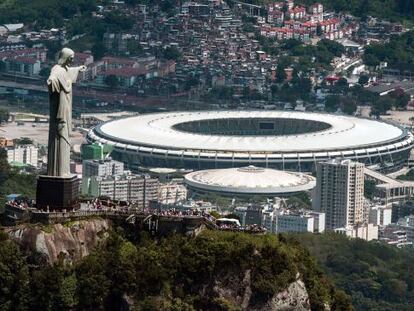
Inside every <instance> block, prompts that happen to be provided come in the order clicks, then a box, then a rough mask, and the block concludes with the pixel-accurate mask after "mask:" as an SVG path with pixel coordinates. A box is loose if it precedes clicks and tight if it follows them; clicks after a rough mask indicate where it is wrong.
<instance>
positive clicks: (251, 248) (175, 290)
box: [0, 231, 353, 311]
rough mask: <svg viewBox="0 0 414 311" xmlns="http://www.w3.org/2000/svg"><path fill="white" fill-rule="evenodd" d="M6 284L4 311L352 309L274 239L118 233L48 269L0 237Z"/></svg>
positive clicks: (1, 278)
mask: <svg viewBox="0 0 414 311" xmlns="http://www.w3.org/2000/svg"><path fill="white" fill-rule="evenodd" d="M57 243H58V241H57ZM0 284H1V287H0V306H1V307H0V309H1V310H73V309H79V310H98V309H106V310H120V309H121V308H122V307H126V306H128V307H129V308H130V309H132V310H209V311H210V310H253V309H254V310H280V306H281V305H283V304H285V305H286V304H288V306H289V305H290V306H289V308H293V309H295V308H296V309H295V310H297V309H300V307H304V308H305V309H306V310H309V309H311V310H325V307H326V306H327V305H329V306H330V307H331V310H353V308H352V306H351V305H350V301H349V297H348V296H346V295H345V294H344V293H343V292H342V291H338V290H337V289H335V287H334V286H333V285H331V283H330V282H329V281H328V280H327V279H326V278H325V277H324V276H323V273H321V271H320V270H319V269H318V268H317V267H316V264H315V262H314V260H313V259H312V258H311V257H310V255H309V254H308V252H307V251H306V250H305V249H304V248H302V247H301V246H300V245H299V244H298V243H297V242H288V241H286V240H285V239H283V238H281V239H279V238H278V237H277V236H275V235H273V236H271V235H266V236H251V235H247V234H241V233H225V232H213V231H204V232H203V233H202V234H200V235H199V236H198V237H196V238H190V237H184V236H180V235H174V236H171V237H167V238H163V239H161V240H155V239H152V238H148V237H146V236H145V235H144V236H141V237H139V238H138V241H136V242H134V243H133V242H131V241H128V240H127V239H126V238H123V237H122V236H121V235H120V234H118V233H112V234H111V236H110V237H109V239H108V240H107V242H106V245H104V246H102V247H101V248H99V249H97V250H96V251H95V252H93V253H92V254H91V255H89V256H87V257H85V258H83V259H82V260H81V261H79V262H76V263H73V264H72V265H63V264H62V263H57V264H55V265H54V266H49V265H47V264H45V263H42V260H41V258H39V256H38V255H36V254H25V255H23V254H22V252H21V250H20V249H19V247H18V246H17V244H15V243H13V242H11V241H10V240H8V239H7V238H6V236H5V235H1V234H0ZM285 290H286V291H285ZM284 291H285V292H284ZM282 292H283V293H282ZM278 306H279V307H278ZM293 309H292V310H293ZM289 310H291V309H289ZM300 310H302V309H300Z"/></svg>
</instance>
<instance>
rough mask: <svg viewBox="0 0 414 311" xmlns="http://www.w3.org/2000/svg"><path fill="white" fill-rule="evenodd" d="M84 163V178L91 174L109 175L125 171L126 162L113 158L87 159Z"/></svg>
mask: <svg viewBox="0 0 414 311" xmlns="http://www.w3.org/2000/svg"><path fill="white" fill-rule="evenodd" d="M82 164H83V167H82V177H83V178H87V177H91V176H99V177H107V176H114V175H121V174H123V173H124V163H122V162H119V161H114V160H112V159H111V158H107V159H105V160H85V161H83V163H82Z"/></svg>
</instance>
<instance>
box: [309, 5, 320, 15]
mask: <svg viewBox="0 0 414 311" xmlns="http://www.w3.org/2000/svg"><path fill="white" fill-rule="evenodd" d="M321 13H323V5H322V4H321V3H314V4H312V5H311V6H309V14H313V15H315V14H321Z"/></svg>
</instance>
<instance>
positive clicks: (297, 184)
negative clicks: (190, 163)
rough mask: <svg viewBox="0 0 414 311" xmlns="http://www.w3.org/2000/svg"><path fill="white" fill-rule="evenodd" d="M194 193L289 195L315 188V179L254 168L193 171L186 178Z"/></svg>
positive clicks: (292, 173) (302, 175)
mask: <svg viewBox="0 0 414 311" xmlns="http://www.w3.org/2000/svg"><path fill="white" fill-rule="evenodd" d="M185 182H186V184H187V185H189V186H190V187H192V188H193V189H195V190H202V191H207V192H208V191H213V192H224V193H232V194H263V195H265V194H269V195H270V194H272V195H278V194H289V193H294V192H300V191H306V190H310V189H312V188H314V187H315V185H316V180H315V178H314V177H312V176H310V175H306V174H302V173H294V172H287V171H279V170H274V169H265V168H259V167H255V166H247V167H241V168H227V169H213V170H204V171H196V172H193V173H190V174H187V175H186V176H185Z"/></svg>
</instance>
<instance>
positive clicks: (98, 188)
mask: <svg viewBox="0 0 414 311" xmlns="http://www.w3.org/2000/svg"><path fill="white" fill-rule="evenodd" d="M86 182H87V183H86ZM158 187H159V183H158V179H154V178H150V177H149V176H145V175H132V174H123V175H113V176H104V177H101V176H92V177H89V178H86V179H83V183H82V193H83V194H86V195H90V196H92V197H109V198H110V199H112V200H120V201H129V202H133V203H136V204H138V206H145V207H148V206H149V203H150V201H152V200H157V199H158Z"/></svg>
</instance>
